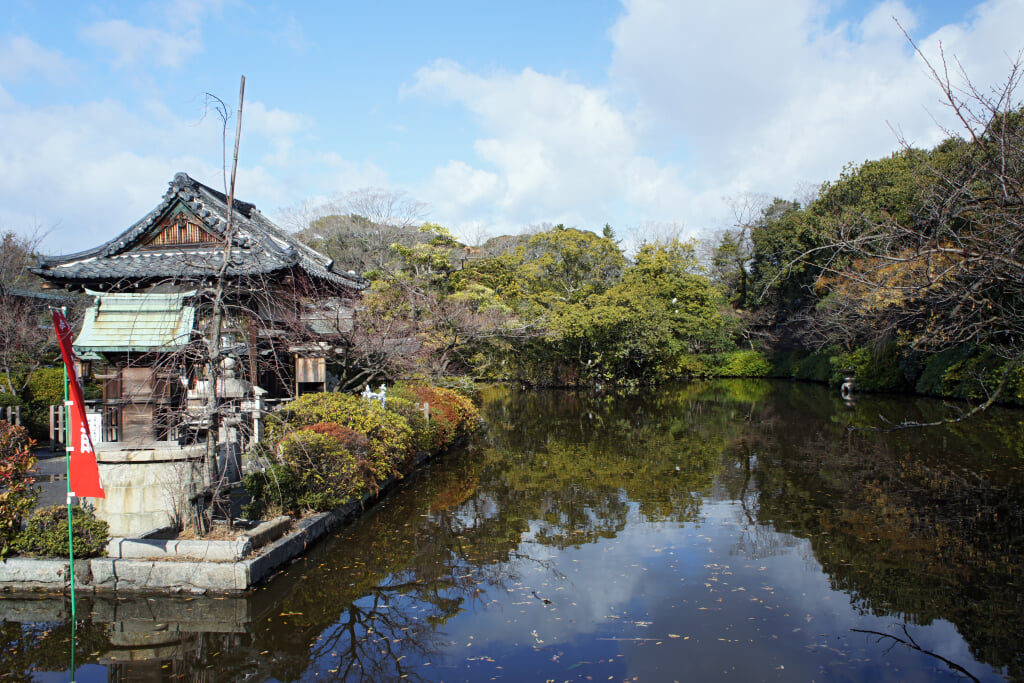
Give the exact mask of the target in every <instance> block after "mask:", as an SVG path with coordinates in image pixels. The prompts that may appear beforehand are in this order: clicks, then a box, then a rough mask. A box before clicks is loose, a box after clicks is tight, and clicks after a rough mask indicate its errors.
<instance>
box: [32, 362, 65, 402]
mask: <svg viewBox="0 0 1024 683" xmlns="http://www.w3.org/2000/svg"><path fill="white" fill-rule="evenodd" d="M24 393H25V398H26V399H27V400H28V401H29V402H30V403H33V404H36V405H41V406H50V405H55V404H58V403H63V402H64V368H63V367H59V368H40V369H39V370H36V371H35V372H33V373H32V377H30V378H29V380H28V385H27V386H26V387H25V392H24Z"/></svg>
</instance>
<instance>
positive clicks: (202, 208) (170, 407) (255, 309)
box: [33, 173, 368, 536]
mask: <svg viewBox="0 0 1024 683" xmlns="http://www.w3.org/2000/svg"><path fill="white" fill-rule="evenodd" d="M33 272H34V273H36V274H37V275H39V276H40V277H42V278H43V279H45V280H46V282H47V287H50V288H61V289H66V290H71V291H84V292H85V293H87V294H89V295H91V296H92V297H93V304H92V306H91V307H90V308H89V309H88V310H87V311H86V314H85V317H84V320H83V321H82V325H81V331H80V332H79V333H78V335H77V336H76V338H75V342H74V348H75V353H76V355H77V356H78V357H79V359H80V360H81V361H82V362H83V365H84V366H85V367H86V368H87V367H88V366H89V364H90V363H91V364H93V365H95V366H98V367H101V368H103V372H101V373H97V374H96V375H95V377H96V378H97V379H101V380H102V386H103V396H102V400H98V401H95V402H94V405H91V406H90V411H91V415H90V428H91V429H90V431H91V432H92V434H93V440H94V442H95V445H96V449H97V459H98V461H99V465H100V479H101V481H102V483H103V486H104V489H105V491H106V495H107V498H106V499H98V500H96V501H95V503H96V510H97V514H98V515H99V516H101V517H102V518H104V519H106V520H107V521H108V522H109V523H110V525H111V534H112V535H122V536H124V535H134V534H138V533H141V532H144V531H148V530H150V529H153V528H155V527H159V526H164V525H166V524H169V523H173V524H179V525H180V524H185V523H188V522H189V519H188V517H189V516H190V515H191V514H193V513H194V510H193V508H195V502H196V500H197V499H201V498H202V496H204V495H207V494H208V492H209V491H210V490H211V489H216V488H219V487H222V486H223V485H225V484H227V485H230V484H232V483H234V481H237V479H238V475H239V472H238V454H239V453H240V452H241V451H243V450H244V449H246V448H249V447H251V446H252V444H253V443H254V442H255V441H257V440H258V439H259V436H260V429H261V421H262V420H263V419H265V417H266V410H265V408H266V405H267V403H268V402H273V401H275V400H287V399H288V398H291V397H294V396H295V395H297V394H300V393H304V392H307V391H324V390H326V389H328V388H330V386H331V384H332V379H333V378H332V376H331V374H330V372H329V368H330V367H332V365H333V366H334V367H336V366H337V365H338V363H339V359H341V360H340V362H341V363H342V364H343V357H344V354H345V334H346V332H349V331H351V330H352V325H353V320H354V316H355V309H356V302H357V301H358V299H359V295H360V292H361V291H362V290H363V289H365V288H366V286H367V284H368V283H367V281H366V280H364V279H363V278H361V277H359V276H358V275H356V274H355V273H354V272H352V271H346V270H343V269H342V268H340V267H339V266H338V265H337V264H335V263H334V262H333V261H332V259H330V258H328V257H327V256H325V255H323V254H321V253H319V252H317V251H316V250H314V249H311V248H310V247H308V246H306V245H304V244H302V243H301V242H299V241H298V240H297V239H295V238H294V237H293V236H292V235H291V234H289V233H288V232H286V231H284V230H282V229H281V228H279V227H278V226H276V225H274V223H272V222H271V221H270V220H268V219H267V218H266V217H265V216H263V214H261V213H260V212H259V210H257V209H256V207H255V206H253V205H252V204H249V203H246V202H242V201H239V200H237V199H236V200H234V202H233V203H232V205H231V207H230V208H229V206H228V199H227V197H226V196H225V195H224V193H222V192H218V191H217V190H214V189H213V188H211V187H208V186H207V185H204V184H202V183H200V182H198V181H196V180H194V179H193V178H190V177H189V176H188V175H186V174H184V173H179V174H177V175H175V176H174V179H173V180H172V181H171V183H170V185H169V188H168V190H167V193H166V194H164V196H163V199H162V200H161V201H160V203H159V204H158V205H157V206H156V207H155V208H154V209H153V210H152V211H150V212H149V213H148V214H147V215H146V216H145V217H143V218H142V219H141V220H139V221H138V222H137V223H135V224H134V225H132V226H131V227H129V228H128V229H127V230H125V231H124V232H122V233H121V234H119V235H117V236H116V237H114V238H113V239H111V240H109V241H107V242H105V243H103V244H101V245H99V246H97V247H94V248H92V249H89V250H86V251H82V252H79V253H76V254H70V255H66V256H46V257H42V258H40V260H39V263H38V266H37V267H36V268H34V269H33ZM218 331H219V333H218ZM214 337H216V341H214V339H213V338H214ZM214 345H217V346H219V350H218V351H217V359H216V364H215V365H213V364H211V363H210V362H209V359H210V357H211V355H210V349H211V348H215V347H214ZM211 378H213V379H211ZM211 381H215V382H216V387H215V388H216V391H215V392H211V389H214V387H212V386H211ZM211 393H213V394H214V396H215V405H216V406H217V408H216V412H217V421H216V425H217V434H216V435H214V434H211V430H210V426H211V425H210V423H211V419H210V410H211V408H210V406H211V405H214V404H213V403H211V399H210V394H211ZM87 403H88V401H87ZM212 437H216V441H217V444H218V449H219V451H218V452H219V455H218V458H217V460H218V462H217V463H213V462H211V458H210V457H208V450H209V449H208V448H207V440H208V439H210V438H212Z"/></svg>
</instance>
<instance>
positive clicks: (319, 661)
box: [0, 381, 1024, 682]
mask: <svg viewBox="0 0 1024 683" xmlns="http://www.w3.org/2000/svg"><path fill="white" fill-rule="evenodd" d="M832 393H834V392H828V391H826V390H824V389H823V388H821V387H814V386H806V385H795V384H788V383H769V382H724V381H723V382H709V383H692V384H687V385H685V386H681V387H674V388H671V389H666V390H663V391H657V392H653V393H650V394H645V395H639V394H626V395H616V394H609V393H604V394H586V393H575V392H572V393H570V392H518V391H513V390H509V389H506V388H501V387H495V388H491V389H489V390H487V392H486V395H485V402H484V408H483V412H484V414H485V417H486V419H487V421H488V424H489V429H488V431H487V433H486V434H485V435H483V437H482V438H481V440H480V441H479V442H477V443H475V444H472V445H470V447H468V448H467V449H466V450H465V451H463V452H460V453H456V454H452V455H451V456H449V457H447V458H445V459H443V460H441V461H438V462H436V463H434V464H433V465H432V466H431V467H430V468H429V470H427V471H425V472H422V473H420V474H417V475H416V476H414V477H411V478H410V480H409V481H408V482H407V483H406V485H405V487H404V488H403V490H401V491H399V492H398V493H397V494H396V495H393V496H391V497H390V498H389V499H388V500H387V501H386V502H385V503H383V504H381V505H378V506H377V507H375V508H373V509H372V510H370V511H369V512H368V513H367V514H366V515H365V517H364V518H363V519H361V520H360V521H359V522H358V523H356V524H354V525H353V526H351V527H348V528H347V529H345V530H343V531H342V532H340V533H338V534H337V535H336V536H335V537H333V538H332V539H330V540H329V541H327V542H325V543H322V544H320V545H318V546H317V547H316V548H315V549H314V550H313V552H312V553H311V554H309V555H308V556H307V557H305V558H303V559H302V560H300V561H298V562H296V563H295V564H294V565H292V566H291V567H290V568H289V569H288V570H287V571H286V572H284V573H282V574H281V575H279V576H278V577H276V578H275V579H274V580H273V581H271V582H270V583H269V584H268V585H267V586H265V587H262V588H261V589H259V590H257V591H255V592H254V593H252V594H250V595H247V596H244V597H234V598H224V599H220V598H212V597H195V598H189V597H181V596H169V597H168V596H159V597H157V596H149V597H136V598H131V599H121V600H115V599H107V598H102V597H95V596H92V597H87V598H82V599H80V603H79V617H80V623H79V625H78V629H77V633H76V638H77V640H76V653H77V658H76V663H77V664H79V665H83V666H82V669H81V670H80V672H79V675H78V677H77V680H79V681H85V680H97V681H101V680H102V681H121V680H141V679H146V680H186V681H204V682H205V681H242V680H278V681H297V680H312V679H314V678H315V679H317V680H320V679H324V680H339V681H340V680H368V681H369V680H375V681H376V680H397V679H399V678H409V679H412V680H424V681H426V680H441V679H443V680H486V679H489V678H491V677H503V678H505V679H507V680H534V679H538V678H540V677H543V678H555V677H558V678H559V680H565V679H576V678H586V677H588V676H589V677H591V678H593V679H595V680H597V679H600V680H605V679H607V678H608V677H609V676H612V677H614V678H618V679H620V680H621V679H622V678H625V677H631V676H634V675H638V676H641V679H644V678H645V677H646V678H647V679H649V680H673V679H674V678H680V677H681V672H682V671H683V670H684V669H685V672H686V675H687V676H688V677H691V678H694V677H695V678H697V679H702V680H710V679H715V678H719V677H736V676H739V677H741V678H758V679H760V678H780V679H798V680H811V679H814V678H835V677H841V678H858V679H860V678H863V679H872V680H874V679H884V678H889V679H891V680H913V679H915V678H921V679H934V678H937V677H939V678H941V677H950V678H956V677H958V676H962V675H964V672H967V673H968V674H969V675H971V676H977V677H979V678H981V679H986V678H989V679H991V678H1000V677H1001V676H1008V677H1010V678H1021V677H1024V662H1022V654H1021V648H1020V647H1019V645H1020V643H1021V642H1024V616H1022V615H1024V597H1022V596H1024V590H1022V587H1021V583H1020V582H1021V570H1022V568H1024V560H1022V544H1024V512H1022V506H1021V503H1022V499H1024V474H1022V471H1021V463H1022V462H1024V460H1022V456H1024V454H1022V451H1021V443H1022V440H1021V436H1024V434H1022V422H1024V420H1022V415H1021V414H1020V413H1018V412H1010V411H995V412H993V413H992V414H990V415H987V416H985V417H984V418H983V419H981V420H978V421H975V422H973V423H969V424H959V425H954V426H951V427H948V428H942V429H932V430H925V431H920V430H916V431H908V432H899V433H894V434H878V433H869V432H851V431H849V430H847V426H849V425H851V424H860V425H864V424H871V423H872V422H877V419H878V418H877V416H878V415H879V414H882V415H889V416H898V417H899V418H901V419H902V418H903V417H908V418H911V419H934V418H935V416H936V415H937V414H938V413H941V412H942V411H944V410H948V408H946V407H944V406H943V405H942V404H939V403H936V402H930V401H908V400H896V399H888V400H882V399H878V398H875V397H868V396H858V400H857V402H856V404H854V405H846V404H844V403H843V402H842V400H841V398H840V397H839V396H838V395H836V396H833V395H832ZM0 615H2V617H3V619H4V623H3V627H2V629H3V630H2V631H0V633H2V634H3V635H2V637H3V642H2V643H0V647H2V650H0V651H2V652H3V653H4V654H3V655H0V676H6V677H7V678H9V679H12V680H26V679H28V678H29V676H30V672H35V676H36V677H37V678H38V679H39V680H50V679H49V678H47V674H46V673H45V672H48V671H49V672H60V671H63V670H64V669H66V668H67V667H68V662H69V661H70V627H69V625H68V623H67V605H66V603H65V602H64V601H63V600H52V599H50V600H40V599H38V598H36V597H27V598H21V599H4V600H0ZM866 631H867V632H873V633H865V632H866ZM901 641H902V642H901ZM908 643H912V644H914V645H915V646H916V649H915V648H914V647H911V646H910V645H908ZM956 667H962V669H963V670H962V671H961V670H958V669H957V668H956ZM543 678H541V679H542V680H543ZM53 680H66V676H65V677H63V678H61V677H59V676H58V677H55V678H53Z"/></svg>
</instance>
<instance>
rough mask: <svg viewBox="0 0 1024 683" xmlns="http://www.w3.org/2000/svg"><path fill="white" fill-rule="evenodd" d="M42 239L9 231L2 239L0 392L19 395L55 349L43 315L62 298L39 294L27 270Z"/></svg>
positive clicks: (0, 259)
mask: <svg viewBox="0 0 1024 683" xmlns="http://www.w3.org/2000/svg"><path fill="white" fill-rule="evenodd" d="M41 239H42V235H41V234H40V233H39V232H38V231H37V232H35V233H33V234H32V235H29V236H27V237H25V236H21V235H18V234H15V233H13V232H9V231H8V232H5V233H3V235H2V236H0V372H2V373H3V377H2V382H3V384H2V387H0V390H2V391H4V392H9V393H11V394H20V393H21V392H22V391H23V390H24V389H25V387H26V386H27V385H28V383H29V382H30V381H31V379H32V373H34V372H35V371H36V370H37V369H38V368H40V367H41V366H42V365H43V364H45V363H46V361H47V359H48V357H49V354H48V352H50V351H55V349H56V345H55V343H54V339H53V334H52V330H51V329H50V328H48V327H46V325H45V324H44V323H43V322H42V321H41V320H40V314H41V311H42V310H43V309H45V307H46V304H47V303H50V304H53V303H62V301H57V300H62V297H60V296H58V295H52V294H51V295H46V294H43V293H41V292H39V291H37V290H38V284H39V283H38V280H36V278H35V277H34V276H32V275H31V273H29V270H28V269H29V267H30V266H31V265H33V263H34V261H35V255H36V249H37V248H38V246H39V243H40V241H41Z"/></svg>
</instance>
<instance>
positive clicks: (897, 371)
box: [830, 344, 909, 391]
mask: <svg viewBox="0 0 1024 683" xmlns="http://www.w3.org/2000/svg"><path fill="white" fill-rule="evenodd" d="M899 361H900V357H899V350H898V348H897V346H896V345H895V344H886V345H885V346H884V347H882V348H880V349H876V350H873V349H870V348H868V347H866V346H862V347H860V348H857V349H854V350H853V351H851V352H850V353H841V354H839V355H837V356H836V357H834V358H833V359H832V368H833V370H832V376H831V378H830V379H831V383H832V384H835V385H837V386H838V385H839V384H841V383H842V381H843V377H844V375H845V374H846V370H848V369H850V368H853V371H854V377H855V378H856V380H857V389H858V390H861V391H905V390H907V389H908V388H909V387H908V384H909V383H908V382H907V378H906V376H905V375H904V374H903V369H902V368H901V367H900V362H899Z"/></svg>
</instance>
